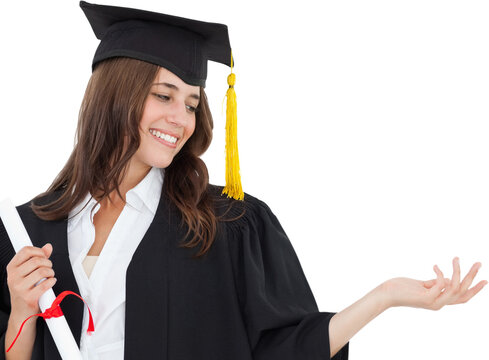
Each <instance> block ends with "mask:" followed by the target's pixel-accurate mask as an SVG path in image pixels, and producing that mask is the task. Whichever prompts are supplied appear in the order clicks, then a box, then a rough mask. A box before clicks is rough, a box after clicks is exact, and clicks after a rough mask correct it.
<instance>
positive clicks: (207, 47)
mask: <svg viewBox="0 0 489 360" xmlns="http://www.w3.org/2000/svg"><path fill="white" fill-rule="evenodd" d="M80 7H81V8H82V10H83V11H84V13H85V15H86V17H87V18H88V21H89V22H90V25H91V26H92V29H93V32H94V33H95V36H96V37H97V39H100V40H101V41H100V44H99V46H98V48H97V51H96V52H95V56H94V58H93V62H92V71H93V70H94V69H95V66H96V64H97V63H98V62H99V61H102V60H104V59H107V58H110V57H115V56H126V57H131V58H135V59H139V60H144V61H147V62H150V63H153V64H156V65H160V66H162V67H164V68H166V69H168V70H170V71H171V72H173V73H174V74H175V75H177V76H178V77H180V78H181V79H182V80H183V81H185V82H186V83H187V84H189V85H197V86H205V79H206V77H207V60H212V61H217V62H220V63H222V64H226V65H228V66H231V46H230V44H229V35H228V28H227V26H226V25H224V24H216V23H210V22H204V21H198V20H192V19H186V18H182V17H178V16H172V15H166V14H160V13H156V12H151V11H146V10H140V9H132V8H126V7H118V6H108V5H97V4H90V3H87V2H86V1H80Z"/></svg>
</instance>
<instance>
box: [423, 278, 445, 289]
mask: <svg viewBox="0 0 489 360" xmlns="http://www.w3.org/2000/svg"><path fill="white" fill-rule="evenodd" d="M444 280H445V285H444V286H443V287H444V288H445V287H447V286H448V284H450V279H449V278H445V279H444ZM435 284H436V279H432V280H428V281H423V286H424V287H425V288H426V289H431V288H432V287H433V285H435Z"/></svg>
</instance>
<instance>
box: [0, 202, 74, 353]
mask: <svg viewBox="0 0 489 360" xmlns="http://www.w3.org/2000/svg"><path fill="white" fill-rule="evenodd" d="M0 217H1V218H2V222H3V225H4V226H5V229H6V230H7V233H8V236H9V238H10V241H11V242H12V245H13V247H14V249H15V252H16V253H17V252H19V251H20V249H22V248H23V247H24V246H33V245H32V241H31V239H30V238H29V235H28V234H27V230H26V229H25V227H24V224H23V223H22V220H21V219H20V216H19V213H18V212H17V209H16V208H15V206H14V205H13V204H12V202H11V201H10V199H8V198H7V199H4V200H2V201H0ZM54 299H56V296H55V295H54V291H53V289H49V290H47V291H46V292H45V293H44V294H42V295H41V297H40V298H39V307H40V308H41V311H42V312H44V311H45V310H46V309H48V308H50V307H51V305H52V303H53V301H54ZM46 323H47V325H48V328H49V331H50V332H51V335H52V336H53V339H54V342H55V343H56V346H57V348H58V351H59V354H60V355H61V358H62V359H63V360H82V355H81V352H80V349H78V345H77V344H76V341H75V338H74V337H73V334H72V333H71V330H70V327H69V326H68V323H67V322H66V318H65V317H64V316H60V317H57V318H51V319H46ZM20 336H22V334H21V335H20ZM14 346H15V345H14Z"/></svg>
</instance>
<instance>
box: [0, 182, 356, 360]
mask: <svg viewBox="0 0 489 360" xmlns="http://www.w3.org/2000/svg"><path fill="white" fill-rule="evenodd" d="M209 188H210V189H211V192H212V193H213V196H215V197H216V198H219V201H218V202H217V204H216V212H217V214H223V213H224V212H226V216H225V218H226V219H230V218H233V217H236V216H239V215H240V214H242V212H243V211H244V215H243V216H242V217H241V218H239V219H238V220H234V221H220V222H219V223H218V232H217V236H216V239H215V241H214V243H213V244H212V247H211V249H210V250H209V252H208V253H207V254H206V255H205V256H204V257H203V258H199V259H193V258H192V255H194V254H195V253H196V251H197V250H198V248H199V247H196V248H193V249H189V248H182V247H178V244H179V243H180V242H181V240H182V239H183V238H184V235H185V227H181V226H180V223H181V217H180V215H179V213H178V211H177V209H176V207H175V206H174V205H172V204H171V203H170V202H169V200H168V198H167V196H166V195H165V194H164V191H162V194H161V198H160V202H159V204H158V208H157V211H156V214H155V217H154V220H153V221H152V223H151V225H150V227H149V228H148V230H147V232H146V234H145V235H144V237H143V239H142V240H141V243H140V244H139V246H138V248H137V249H136V251H135V253H134V255H133V257H132V260H131V262H130V264H129V266H128V269H127V273H126V319H125V329H124V331H125V340H124V341H125V342H124V359H138V360H139V359H165V360H166V359H168V360H197V359H202V360H252V359H256V360H258V359H259V360H326V359H329V358H330V347H329V331H328V327H329V321H330V319H331V317H332V316H333V315H334V313H329V312H319V311H318V308H317V304H316V301H315V299H314V296H313V293H312V292H311V289H310V287H309V284H308V282H307V280H306V277H305V276H304V272H303V270H302V268H301V265H300V262H299V260H298V258H297V255H296V253H295V251H294V249H293V247H292V244H291V243H290V241H289V239H288V238H287V236H286V234H285V232H284V230H283V229H282V227H281V225H280V223H279V222H278V220H277V218H276V217H275V215H274V214H273V213H272V212H271V210H270V208H269V207H268V206H267V205H266V204H265V203H264V202H262V201H260V200H258V199H256V198H254V197H252V196H251V195H248V194H246V195H245V201H244V202H238V201H235V200H232V199H227V198H225V197H220V196H219V194H220V192H221V190H222V187H217V186H210V187H209ZM53 196H59V192H57V193H55V194H54V195H53ZM47 200H50V198H46V201H47ZM29 203H30V202H28V203H25V204H23V205H20V206H18V207H17V210H18V211H19V214H20V216H21V218H22V221H23V223H24V225H25V227H26V229H27V232H28V234H29V236H30V238H31V240H32V242H33V244H34V246H38V247H42V246H43V245H44V244H46V243H47V242H50V243H51V244H52V245H53V253H52V255H51V257H50V259H51V261H52V263H53V269H54V271H55V276H56V278H57V279H58V280H57V282H56V284H55V285H54V287H53V290H54V293H55V294H56V295H58V294H59V293H60V292H62V291H64V290H71V291H74V292H76V293H78V294H79V290H78V286H77V284H76V281H75V277H74V275H73V271H72V268H71V264H70V260H69V256H68V246H67V219H63V220H59V221H43V220H41V219H39V218H38V217H37V216H35V214H34V213H33V211H32V210H31V208H30V207H29ZM231 203H232V204H231ZM230 205H231V207H230V208H229V206H230ZM14 254H15V253H14V249H13V247H12V245H11V244H10V241H9V238H8V235H7V233H6V231H5V228H4V226H3V223H2V222H1V221H0V289H1V294H0V334H1V337H0V360H2V359H5V331H6V328H7V322H8V317H9V313H10V294H9V290H8V286H7V274H6V266H7V264H8V263H9V261H10V260H11V259H12V257H13V256H14ZM83 307H84V304H83V302H82V301H81V300H79V299H77V298H76V297H74V296H69V297H67V298H66V299H65V300H64V301H63V303H62V304H61V308H62V310H63V312H64V314H65V317H66V320H67V322H68V324H69V326H70V328H71V331H72V332H73V335H74V337H75V339H76V341H77V343H78V345H79V344H80V335H81V332H82V331H86V329H82V328H81V326H82V317H83ZM37 319H38V320H37V325H36V326H37V335H36V340H35V344H34V351H33V356H32V359H36V360H56V359H61V357H60V356H59V353H58V351H57V348H56V345H55V344H54V341H53V339H52V337H51V334H50V333H49V329H48V328H47V325H46V323H45V321H44V320H43V319H41V318H37ZM29 321H36V320H33V319H31V320H29ZM95 331H97V328H96V327H95ZM21 336H22V335H21ZM348 346H349V344H346V345H345V346H344V347H343V348H342V349H341V351H339V352H338V353H337V354H336V356H335V357H333V359H335V360H346V359H347V358H348Z"/></svg>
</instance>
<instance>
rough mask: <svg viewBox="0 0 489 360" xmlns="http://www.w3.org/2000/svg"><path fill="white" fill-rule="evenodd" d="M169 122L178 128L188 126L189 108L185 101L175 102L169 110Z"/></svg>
mask: <svg viewBox="0 0 489 360" xmlns="http://www.w3.org/2000/svg"><path fill="white" fill-rule="evenodd" d="M167 109H168V113H167V116H166V119H167V121H168V122H169V123H170V124H172V125H175V126H177V127H184V126H185V125H186V124H187V121H188V119H187V118H188V116H187V108H186V105H185V102H184V101H181V100H175V101H173V102H172V103H171V104H170V106H169V107H168V108H167Z"/></svg>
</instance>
